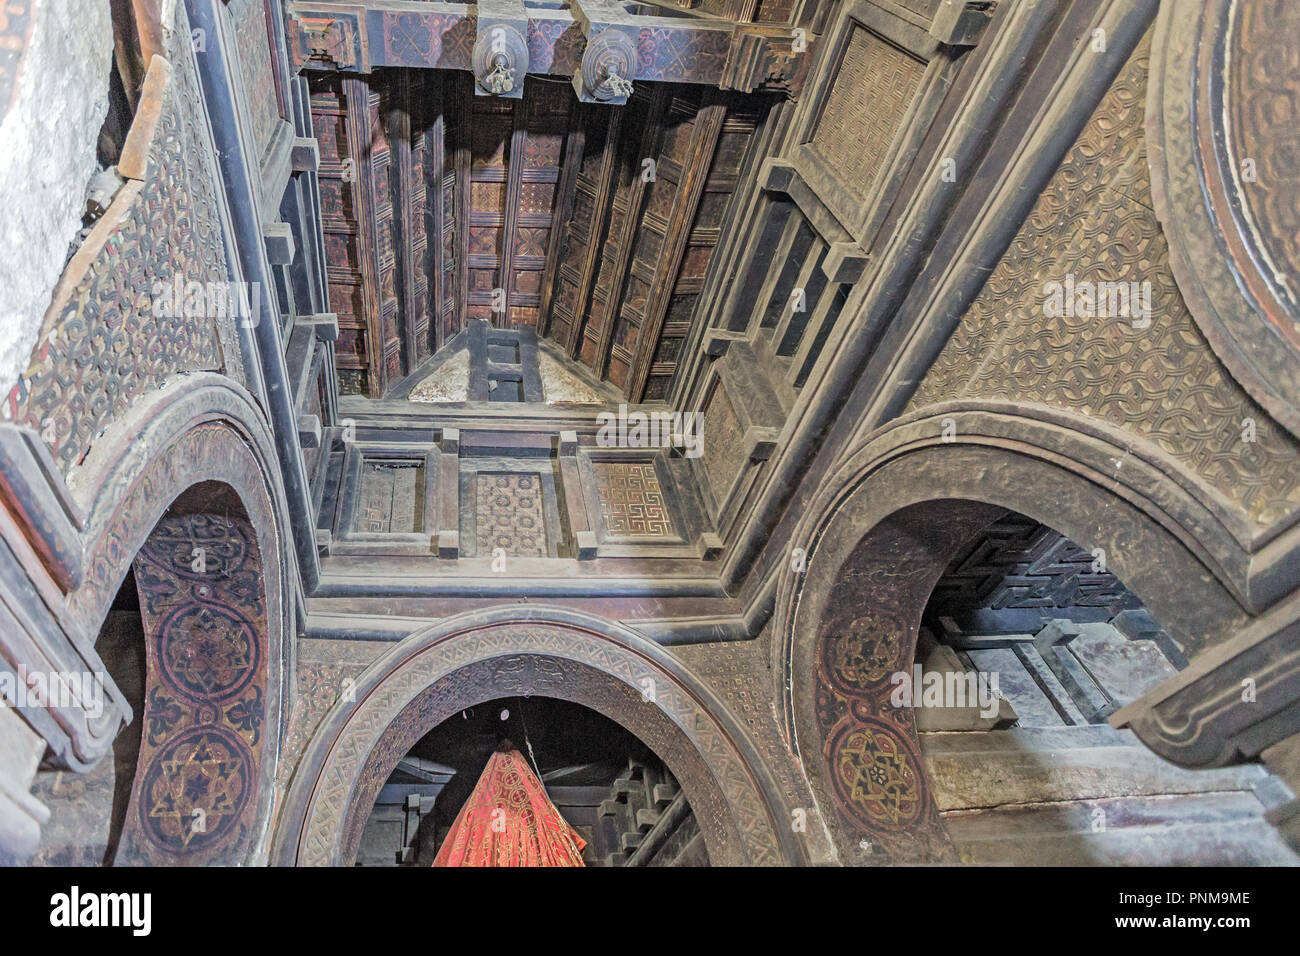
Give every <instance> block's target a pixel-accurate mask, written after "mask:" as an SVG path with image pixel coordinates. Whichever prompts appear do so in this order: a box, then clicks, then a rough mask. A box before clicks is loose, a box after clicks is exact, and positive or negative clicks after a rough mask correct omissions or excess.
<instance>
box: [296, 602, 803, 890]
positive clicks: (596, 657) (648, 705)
mask: <svg viewBox="0 0 1300 956" xmlns="http://www.w3.org/2000/svg"><path fill="white" fill-rule="evenodd" d="M503 694H508V695H510V697H512V698H516V699H518V698H524V699H526V701H528V702H529V703H531V702H535V701H539V700H542V699H554V700H557V701H566V702H568V703H570V704H577V705H581V707H583V708H586V709H588V710H591V711H595V712H596V713H597V714H600V715H601V716H603V717H604V718H607V719H608V720H609V721H612V722H613V723H614V724H616V725H617V726H618V727H621V728H623V729H624V730H625V731H627V732H628V733H630V734H632V735H634V736H635V738H636V740H637V741H639V742H640V743H641V744H644V745H645V747H647V748H649V750H650V751H651V752H652V753H653V755H655V756H656V757H657V758H659V759H660V760H662V762H663V765H664V767H665V769H666V771H667V773H668V774H671V777H672V778H673V780H674V781H675V782H676V783H677V784H678V785H679V786H680V788H681V791H682V793H683V794H684V795H685V800H686V801H689V803H685V804H683V808H685V807H686V806H689V809H690V810H691V812H692V815H693V816H694V818H695V820H696V821H697V822H698V826H699V832H700V836H701V838H702V840H703V842H704V844H705V847H707V854H708V860H709V862H710V863H711V864H716V865H722V866H735V865H743V864H757V865H774V864H780V863H783V862H788V861H797V860H800V859H801V858H802V857H801V852H802V851H801V847H800V844H799V842H798V840H797V838H796V835H795V834H794V833H792V832H791V830H790V828H789V827H788V826H786V827H782V826H781V824H782V823H783V822H784V820H785V819H786V818H787V816H788V811H786V810H785V809H784V807H783V806H782V805H781V802H780V801H781V796H780V791H779V789H778V787H777V785H776V783H775V781H774V780H773V779H772V778H771V776H770V774H769V772H768V771H767V769H766V767H765V766H764V765H763V763H762V761H761V760H760V759H759V758H758V755H757V752H756V750H755V749H754V746H753V744H752V742H751V741H750V740H749V738H748V735H747V734H746V733H745V731H744V729H743V728H742V727H741V726H740V725H739V724H738V723H737V721H736V720H735V718H734V717H733V716H732V715H731V714H730V713H729V712H728V711H727V709H726V707H725V706H723V705H722V703H721V702H720V701H719V700H718V699H717V698H716V697H714V696H713V694H712V693H711V692H710V691H709V690H708V688H706V687H705V686H703V685H702V684H701V683H700V682H699V681H698V679H696V678H695V677H694V675H693V674H691V672H690V671H689V670H688V669H686V668H684V667H683V666H682V665H681V663H680V662H679V661H677V660H676V659H675V658H674V657H673V656H672V655H671V654H669V653H668V652H666V651H665V650H664V649H663V648H662V647H660V646H658V645H657V644H654V643H653V642H651V641H648V640H646V639H645V638H643V637H641V636H640V635H638V634H636V633H635V632H633V631H631V630H629V629H627V628H625V627H623V626H621V625H619V624H617V623H615V622H612V621H609V620H607V619H604V618H601V617H598V616H596V615H592V614H586V613H582V612H577V611H572V610H569V609H565V608H557V607H553V606H547V605H534V606H525V607H498V608H491V609H487V610H481V611H472V612H467V613H465V614H461V615H457V616H456V617H453V618H448V619H446V620H444V621H441V622H439V623H438V624H436V625H433V626H431V627H429V628H427V629H425V630H423V631H420V632H417V633H415V634H412V635H411V636H409V637H407V638H406V639H405V640H403V641H401V642H399V643H397V644H394V645H393V646H392V647H391V648H390V649H389V650H388V651H387V652H385V653H384V654H383V655H382V656H380V657H379V658H378V659H376V660H375V661H374V662H373V663H371V664H370V666H369V667H367V668H366V670H365V671H364V672H363V673H362V674H361V675H359V676H358V677H357V678H356V680H355V681H354V682H351V683H350V686H349V688H348V693H347V694H346V695H343V696H340V698H339V699H338V700H336V702H335V704H334V706H333V707H332V708H331V710H330V711H329V713H328V714H326V716H325V718H324V719H323V720H322V722H321V723H320V725H319V726H318V727H317V729H316V731H315V732H314V734H313V736H312V738H311V740H310V742H309V743H308V745H307V747H306V750H305V752H304V754H303V758H302V760H301V762H300V763H299V765H298V770H297V771H296V773H295V774H294V778H293V781H292V783H291V785H290V788H289V792H288V794H287V795H286V797H285V800H284V804H283V809H282V810H281V812H280V815H279V831H278V833H277V838H276V848H275V859H276V862H277V863H279V864H281V865H306V866H339V865H343V866H349V865H352V864H353V863H355V862H356V861H357V859H358V851H359V848H360V846H361V842H362V834H363V831H364V829H365V826H366V824H367V822H368V820H369V819H370V816H371V811H372V809H373V808H374V807H375V804H376V800H377V799H378V798H379V796H380V793H381V791H382V789H383V787H384V785H385V784H386V783H387V782H388V781H389V780H390V778H392V776H393V774H394V772H395V771H396V770H398V769H399V767H400V765H401V761H402V760H403V758H405V757H406V756H407V755H408V754H410V753H411V752H412V751H413V750H415V749H416V748H417V745H418V744H419V743H420V741H421V740H422V739H424V738H425V737H426V735H428V734H429V733H430V731H432V730H434V729H435V728H437V727H439V725H441V724H443V723H444V722H447V721H451V722H452V724H453V725H454V723H455V720H464V719H465V718H462V717H461V713H462V712H463V711H467V710H468V709H469V708H471V707H475V708H477V707H480V706H484V705H488V704H489V703H490V702H494V701H499V700H500V699H501V698H502V697H503ZM527 706H528V704H525V711H524V712H525V714H528V713H530V711H528V710H527ZM488 713H491V711H490V710H489V711H488ZM528 719H529V720H530V726H531V718H528ZM513 742H514V743H516V744H519V741H518V740H514V741H513ZM684 835H685V834H684Z"/></svg>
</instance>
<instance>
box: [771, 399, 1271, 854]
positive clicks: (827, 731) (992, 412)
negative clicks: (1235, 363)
mask: <svg viewBox="0 0 1300 956" xmlns="http://www.w3.org/2000/svg"><path fill="white" fill-rule="evenodd" d="M1055 419H1060V420H1055ZM1055 419H1049V417H1048V416H1047V415H1046V414H1045V413H1044V414H1043V415H1041V416H1040V417H1037V418H1035V417H1033V416H1032V415H1030V414H1018V415H1017V414H1015V413H1013V412H1011V411H1010V410H1005V409H994V408H992V407H989V408H964V409H963V408H958V407H956V406H949V407H945V408H943V409H940V410H935V409H927V410H925V411H924V412H922V413H918V414H916V415H913V416H909V417H908V418H907V419H904V420H901V421H899V422H897V423H894V424H892V425H891V426H889V427H887V428H885V429H882V430H881V431H880V432H878V433H876V434H874V435H872V436H869V437H868V438H867V440H866V441H864V442H863V443H862V444H861V445H860V446H859V447H858V448H857V449H856V450H855V451H854V452H852V453H850V454H848V455H846V456H845V457H844V458H843V459H842V460H841V463H840V465H839V467H838V468H837V469H836V470H835V472H834V473H833V476H832V478H831V479H830V480H829V481H827V482H826V483H825V485H824V486H823V487H822V489H820V491H819V493H818V495H817V496H816V497H815V498H814V499H813V501H812V502H811V506H810V507H809V509H808V511H807V514H806V517H805V518H804V520H803V521H802V522H801V524H800V526H799V528H798V529H797V531H796V535H795V542H794V546H797V547H802V548H804V549H805V551H806V553H807V562H806V565H805V568H804V570H803V571H802V572H798V573H796V572H794V571H793V570H787V571H786V572H785V573H784V574H783V575H782V578H781V580H780V583H779V585H778V595H777V602H776V611H775V613H776V620H775V622H774V624H775V626H774V628H773V641H774V642H775V646H774V647H773V659H774V660H776V661H779V662H780V667H779V668H778V674H779V683H778V685H777V693H778V697H779V699H781V700H782V701H783V704H784V707H785V719H786V730H787V733H788V734H789V735H790V740H791V743H792V746H793V748H794V749H795V751H796V753H797V754H798V755H799V757H800V758H801V759H802V761H803V763H804V766H805V768H806V769H807V771H808V775H809V780H810V783H811V785H812V787H813V791H814V793H815V795H816V797H817V799H818V802H819V804H820V805H821V807H822V809H823V813H824V816H825V817H826V819H827V821H828V824H829V825H830V827H831V831H832V836H833V838H834V840H835V843H836V846H837V849H838V851H839V855H840V858H841V860H843V861H845V862H851V861H856V862H923V861H935V860H944V859H950V858H951V852H952V851H951V846H950V843H949V841H948V838H947V834H946V832H945V831H944V829H943V826H942V823H941V822H940V820H939V817H938V813H937V810H936V809H935V806H934V802H933V799H932V797H931V792H930V786H929V782H928V780H927V779H926V773H925V769H924V765H923V763H922V761H921V759H920V748H919V745H918V742H917V737H916V733H915V728H914V726H913V723H912V715H911V712H910V710H908V709H906V708H903V709H900V708H895V707H893V706H891V705H890V704H889V700H888V698H889V692H890V691H891V690H892V685H891V684H890V680H889V678H890V676H891V675H892V674H893V673H894V672H896V671H899V670H903V669H906V668H908V667H910V666H911V663H912V661H913V660H914V658H915V652H916V640H917V631H918V627H919V625H920V621H921V617H922V614H923V613H924V610H925V606H926V604H927V602H928V600H929V597H930V594H931V592H932V590H933V588H934V585H935V584H936V582H937V581H938V579H939V578H940V577H941V576H942V574H943V572H944V570H945V568H946V567H947V566H948V564H949V562H950V561H951V560H952V558H953V557H955V556H956V554H957V553H958V552H959V551H960V549H961V548H962V547H963V546H964V545H965V544H967V543H968V542H969V541H970V540H971V539H972V538H973V537H974V536H975V535H976V534H977V533H978V532H979V531H980V530H982V529H983V528H984V527H985V526H987V525H988V524H990V523H991V522H993V521H994V520H995V519H997V518H998V517H999V516H1001V515H1002V514H1004V513H1006V512H1007V511H1016V512H1019V513H1022V514H1025V515H1027V516H1029V517H1031V518H1033V519H1035V520H1037V521H1040V522H1042V523H1043V524H1046V525H1048V526H1050V527H1052V528H1053V529H1055V530H1057V531H1059V532H1061V533H1062V534H1064V535H1066V536H1067V537H1068V538H1070V539H1071V540H1073V541H1074V542H1076V543H1077V544H1079V545H1081V546H1083V547H1086V548H1089V549H1091V548H1094V547H1100V548H1102V549H1103V550H1104V551H1105V553H1106V556H1107V562H1108V564H1109V566H1110V567H1111V569H1112V570H1113V571H1114V573H1115V574H1116V575H1117V576H1118V577H1119V578H1120V579H1122V580H1123V581H1124V583H1125V585H1126V586H1127V587H1128V588H1129V589H1130V590H1131V591H1132V592H1133V593H1134V594H1136V595H1137V596H1138V598H1139V599H1141V600H1142V602H1143V603H1144V605H1145V606H1146V607H1147V608H1148V609H1150V610H1151V611H1152V613H1153V614H1154V615H1155V616H1156V618H1157V619H1158V620H1159V621H1160V622H1161V623H1162V625H1164V626H1165V627H1166V629H1168V630H1170V631H1171V633H1174V635H1175V636H1176V637H1177V638H1178V639H1179V640H1180V641H1181V642H1182V643H1183V645H1184V646H1185V647H1186V648H1187V650H1188V654H1189V656H1191V655H1194V654H1197V653H1198V652H1204V651H1207V650H1210V649H1213V648H1214V647H1216V646H1217V645H1219V644H1221V643H1222V642H1223V641H1225V640H1227V639H1228V638H1230V637H1231V636H1232V635H1234V634H1235V633H1236V631H1237V630H1238V629H1239V628H1240V627H1241V626H1242V625H1243V624H1244V623H1245V622H1246V621H1248V620H1249V615H1248V614H1246V612H1245V611H1244V609H1243V607H1242V602H1241V600H1240V598H1241V595H1242V593H1243V592H1244V590H1245V588H1244V585H1243V582H1242V581H1241V580H1240V579H1238V580H1234V569H1233V568H1232V566H1231V562H1230V561H1227V560H1224V561H1219V560H1216V557H1215V554H1216V552H1217V553H1220V554H1230V553H1231V549H1232V545H1233V542H1232V538H1231V535H1230V534H1228V533H1227V531H1226V530H1225V529H1224V528H1223V526H1222V525H1221V524H1220V523H1219V522H1218V518H1217V516H1216V513H1215V508H1214V503H1213V502H1212V501H1211V502H1208V503H1207V501H1205V500H1203V498H1201V497H1198V495H1197V494H1196V493H1195V492H1196V491H1197V489H1195V488H1191V489H1189V490H1187V491H1186V492H1184V491H1183V490H1182V489H1179V488H1178V487H1177V486H1176V485H1175V486H1173V487H1171V484H1172V483H1171V482H1169V481H1168V480H1162V478H1165V477H1166V476H1167V472H1165V471H1164V470H1163V468H1164V467H1165V463H1164V462H1162V461H1161V460H1160V458H1159V457H1158V456H1157V455H1156V454H1155V453H1154V452H1152V450H1150V449H1147V448H1134V447H1133V446H1131V445H1130V447H1128V448H1122V447H1121V448H1117V447H1116V446H1114V445H1109V443H1108V439H1107V436H1106V434H1104V432H1102V431H1099V430H1096V429H1092V430H1089V428H1088V427H1087V426H1086V424H1085V423H1079V425H1078V426H1076V427H1071V424H1070V423H1069V422H1068V421H1065V420H1064V419H1061V417H1060V416H1055ZM947 421H950V422H951V424H952V425H953V426H955V427H954V428H953V429H949V430H945V429H944V428H943V427H942V423H943V422H947ZM945 431H947V434H949V435H955V436H957V438H956V440H950V439H945V437H944V436H945ZM1112 454H1119V455H1121V456H1127V457H1126V458H1125V460H1126V461H1127V463H1128V464H1127V467H1126V468H1125V469H1123V471H1124V474H1123V475H1122V476H1119V475H1117V474H1116V473H1115V469H1114V468H1112V469H1111V471H1110V473H1109V474H1108V473H1107V472H1106V471H1104V470H1103V468H1102V466H1103V465H1104V463H1105V462H1106V461H1108V460H1109V459H1110V457H1111V455H1112ZM1135 730H1137V732H1138V733H1139V735H1141V734H1142V729H1141V728H1140V727H1136V726H1135ZM1202 731H1204V732H1205V733H1212V732H1213V730H1212V728H1209V727H1202V728H1198V729H1197V731H1196V732H1195V733H1193V734H1192V736H1193V737H1195V736H1197V735H1198V734H1199V733H1201V732H1202Z"/></svg>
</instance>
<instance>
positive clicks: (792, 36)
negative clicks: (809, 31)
mask: <svg viewBox="0 0 1300 956" xmlns="http://www.w3.org/2000/svg"><path fill="white" fill-rule="evenodd" d="M812 42H813V41H812V38H810V37H808V36H807V35H806V34H805V33H804V31H802V30H799V31H796V30H791V29H789V28H788V27H756V26H750V25H748V24H743V25H739V26H737V28H736V34H735V36H734V37H733V38H732V41H731V50H730V51H729V52H728V54H727V63H726V66H725V67H724V68H723V71H722V78H721V79H720V80H719V82H718V86H719V87H720V88H721V89H724V90H741V91H742V92H745V93H752V92H754V91H755V90H764V91H769V92H774V93H784V94H785V95H786V96H787V97H789V98H791V99H795V98H797V97H798V95H799V92H800V91H801V90H802V89H803V84H804V79H805V78H806V77H807V75H808V65H809V64H810V63H811V62H812V56H813V51H812Z"/></svg>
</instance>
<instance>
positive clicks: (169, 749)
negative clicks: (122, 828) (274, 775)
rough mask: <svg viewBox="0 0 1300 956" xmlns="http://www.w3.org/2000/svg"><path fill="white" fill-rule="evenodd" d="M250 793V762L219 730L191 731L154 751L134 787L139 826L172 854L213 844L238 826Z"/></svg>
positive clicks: (235, 742) (231, 735)
mask: <svg viewBox="0 0 1300 956" xmlns="http://www.w3.org/2000/svg"><path fill="white" fill-rule="evenodd" d="M252 792H253V758H252V755H251V754H250V753H249V751H248V748H247V746H245V744H244V742H243V741H242V740H240V738H239V737H238V736H237V735H236V734H234V733H231V732H230V731H229V730H226V729H225V728H223V727H196V728H194V729H193V730H189V731H187V732H185V733H184V734H182V735H180V736H179V737H177V738H175V739H174V740H172V741H171V742H170V743H168V744H167V745H166V746H165V747H163V748H162V749H161V750H159V751H158V753H157V755H156V756H155V757H154V758H153V761H152V762H151V763H150V764H149V767H148V769H147V770H146V771H145V776H144V782H143V784H142V785H141V787H140V801H139V809H140V824H141V827H142V829H143V831H144V833H145V834H147V835H148V837H149V839H150V840H151V841H152V842H153V843H155V844H157V845H158V846H160V847H162V848H164V849H166V850H168V851H171V852H173V853H197V852H201V851H203V850H207V849H209V848H211V847H213V846H215V845H217V844H218V843H219V842H220V841H221V840H223V839H224V838H225V837H226V836H227V834H229V833H230V832H231V830H232V828H233V827H234V826H235V825H236V823H237V822H238V821H239V818H240V815H241V814H242V813H243V811H244V808H245V807H246V806H247V805H248V800H249V797H250V795H251V794H252Z"/></svg>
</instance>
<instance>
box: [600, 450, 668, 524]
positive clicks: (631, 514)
mask: <svg viewBox="0 0 1300 956" xmlns="http://www.w3.org/2000/svg"><path fill="white" fill-rule="evenodd" d="M591 467H592V470H593V471H594V472H595V473H596V492H597V494H598V495H599V496H600V517H601V520H602V521H603V522H604V524H605V532H606V533H607V534H609V535H611V536H614V537H633V536H650V537H656V538H671V537H674V536H675V532H674V531H673V520H672V517H671V516H670V515H669V513H668V506H667V503H666V502H665V501H664V493H663V489H662V488H661V487H660V486H659V476H658V475H657V474H656V473H655V466H654V462H651V461H637V462H617V461H593V462H592V463H591Z"/></svg>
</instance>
